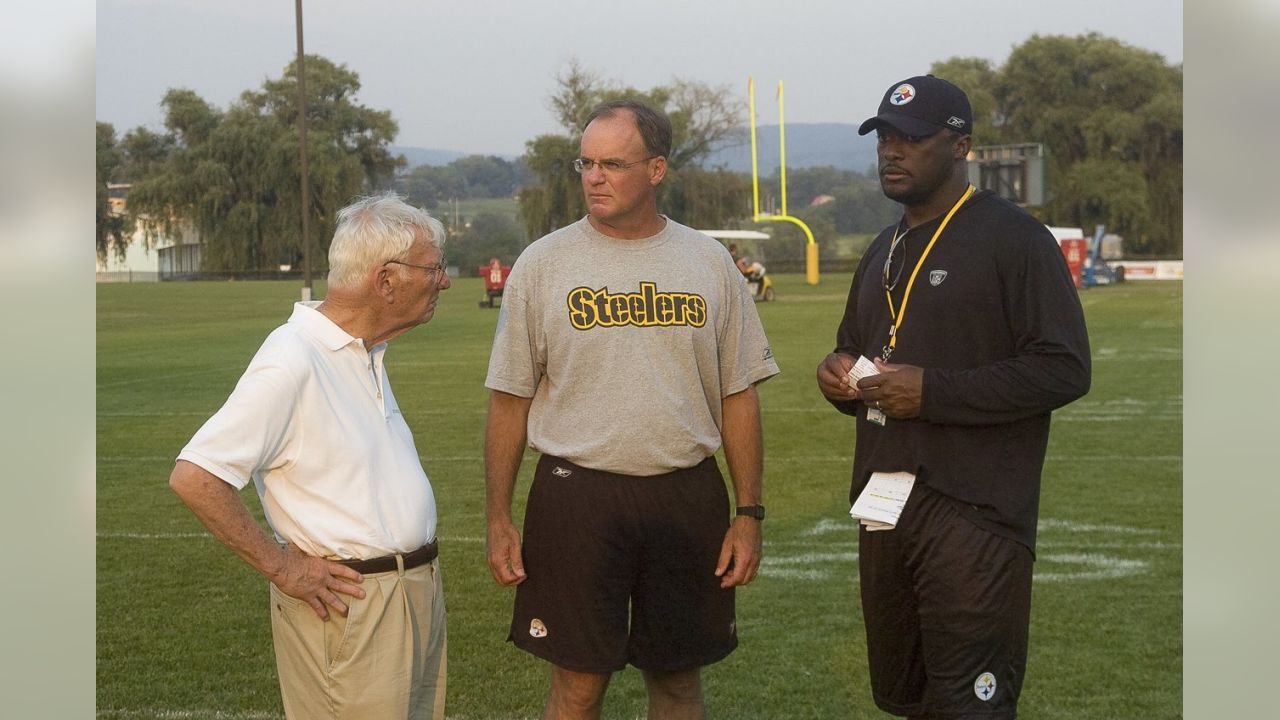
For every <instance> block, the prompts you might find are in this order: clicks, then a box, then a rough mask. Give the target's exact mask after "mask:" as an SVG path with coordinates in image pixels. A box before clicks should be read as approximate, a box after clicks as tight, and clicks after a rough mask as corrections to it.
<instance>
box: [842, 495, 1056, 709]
mask: <svg viewBox="0 0 1280 720" xmlns="http://www.w3.org/2000/svg"><path fill="white" fill-rule="evenodd" d="M858 541H859V542H858V548H859V552H858V556H859V557H858V573H859V578H860V581H861V584H862V612H863V616H864V619H865V621H866V628H867V655H868V659H869V665H870V672H871V690H872V695H873V696H874V698H875V702H876V705H878V706H879V707H880V708H881V709H882V710H885V711H886V712H890V713H893V714H896V715H910V716H917V715H922V716H926V717H930V718H935V717H936V718H948V719H951V720H954V719H956V718H1014V717H1016V716H1017V708H1018V694H1019V692H1020V691H1021V689H1022V680H1023V675H1024V673H1025V671H1026V666H1027V626H1028V624H1029V622H1030V619H1031V565H1032V555H1031V550H1030V549H1029V548H1027V547H1026V546H1025V545H1022V544H1021V543H1019V542H1017V541H1015V540H1011V539H1009V538H1005V537H1001V536H999V535H995V534H993V533H991V532H989V531H987V530H985V529H983V528H980V527H978V526H977V525H975V524H974V523H973V522H971V521H970V520H969V519H968V518H966V517H965V516H964V515H963V513H962V512H961V510H960V509H959V501H957V500H954V499H952V498H950V497H948V496H946V495H943V494H941V493H939V492H937V491H936V490H932V489H930V488H929V486H928V485H923V484H921V483H916V485H915V487H914V488H913V489H912V491H911V497H910V498H909V499H908V500H907V505H906V507H905V509H904V510H903V513H902V516H901V518H899V521H898V526H897V527H896V528H894V529H893V530H877V531H869V530H867V529H866V528H865V527H864V528H863V529H862V530H861V531H860V532H859V535H858Z"/></svg>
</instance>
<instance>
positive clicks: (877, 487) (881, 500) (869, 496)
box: [849, 472, 916, 530]
mask: <svg viewBox="0 0 1280 720" xmlns="http://www.w3.org/2000/svg"><path fill="white" fill-rule="evenodd" d="M915 482H916V476H915V475H913V474H911V473H909V472H895V473H883V472H878V473H871V480H870V481H868V482H867V486H866V487H864V488H863V489H862V494H860V495H858V499H857V500H856V501H855V502H854V503H853V507H851V508H849V515H851V516H852V517H853V518H854V519H856V520H861V521H862V524H863V525H866V526H867V530H892V529H893V528H894V526H896V525H897V524H898V517H899V516H900V515H902V508H903V507H904V506H905V505H906V504H907V498H908V497H910V495H911V488H912V486H914V485H915Z"/></svg>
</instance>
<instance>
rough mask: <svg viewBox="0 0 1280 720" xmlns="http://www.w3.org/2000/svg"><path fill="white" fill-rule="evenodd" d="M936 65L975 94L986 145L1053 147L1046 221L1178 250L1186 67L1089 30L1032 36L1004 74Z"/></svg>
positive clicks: (977, 66)
mask: <svg viewBox="0 0 1280 720" xmlns="http://www.w3.org/2000/svg"><path fill="white" fill-rule="evenodd" d="M932 71H933V72H934V74H936V75H939V76H940V77H946V78H948V79H952V80H954V81H955V82H956V84H957V85H959V86H960V87H962V88H964V90H965V91H966V92H967V93H969V95H970V97H971V98H972V99H973V100H974V102H973V105H974V121H975V124H976V125H977V126H978V127H977V133H978V136H977V138H976V140H977V141H978V143H979V144H988V143H992V144H998V143H1024V142H1038V143H1044V144H1045V145H1046V146H1047V148H1048V157H1047V160H1048V164H1047V165H1048V166H1047V171H1046V183H1047V186H1048V188H1049V195H1050V197H1049V199H1048V200H1047V201H1046V203H1045V205H1044V206H1043V207H1040V208H1033V210H1034V211H1035V212H1036V213H1037V214H1038V215H1039V216H1040V217H1042V218H1043V219H1045V220H1047V221H1050V222H1052V223H1054V224H1057V225H1071V226H1079V227H1083V228H1085V229H1086V231H1088V230H1090V229H1092V227H1093V226H1094V225H1095V224H1098V223H1102V224H1105V225H1107V226H1108V228H1109V229H1111V230H1112V231H1114V232H1118V233H1120V234H1122V235H1124V236H1125V243H1126V250H1127V251H1129V252H1135V253H1149V254H1158V255H1180V254H1181V252H1182V67H1181V65H1170V64H1169V63H1167V62H1166V61H1165V59H1164V58H1163V57H1162V56H1160V55H1159V54H1157V53H1154V52H1150V51H1148V50H1142V49H1140V48H1135V47H1133V46H1130V45H1126V44H1124V43H1122V42H1120V41H1119V40H1116V39H1113V38H1108V37H1104V36H1102V35H1099V34H1097V33H1090V34H1087V35H1081V36H1076V37H1066V36H1033V37H1032V38H1031V39H1029V40H1027V41H1026V42H1024V43H1023V44H1021V45H1019V46H1017V47H1015V48H1014V49H1013V51H1012V52H1011V53H1010V54H1009V58H1008V60H1006V61H1005V63H1004V65H1002V66H1001V67H1000V68H998V69H996V70H992V69H991V68H990V65H989V64H988V63H987V61H985V60H981V59H973V58H952V59H951V60H947V61H945V62H941V63H937V64H935V65H934V66H933V69H932ZM984 123H988V124H989V125H990V129H989V130H984V128H983V124H984Z"/></svg>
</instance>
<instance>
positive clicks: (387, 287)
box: [370, 264, 400, 304]
mask: <svg viewBox="0 0 1280 720" xmlns="http://www.w3.org/2000/svg"><path fill="white" fill-rule="evenodd" d="M395 272H396V271H395V270H393V269H392V268H391V266H390V265H385V264H384V265H379V266H377V267H375V268H374V269H373V272H372V278H371V280H370V281H371V282H372V283H373V292H374V294H375V295H377V296H378V297H380V298H382V299H383V300H384V301H385V302H387V303H388V304H390V303H391V302H393V301H394V300H395V293H396V288H397V287H398V286H399V280H400V278H399V277H398V276H396V275H395Z"/></svg>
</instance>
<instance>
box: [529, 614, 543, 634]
mask: <svg viewBox="0 0 1280 720" xmlns="http://www.w3.org/2000/svg"><path fill="white" fill-rule="evenodd" d="M529 634H530V635H532V636H533V637H536V638H542V637H546V636H547V626H546V625H544V624H543V622H542V621H541V620H539V619H538V618H534V619H533V621H532V622H530V623H529Z"/></svg>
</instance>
